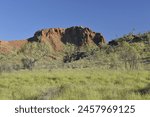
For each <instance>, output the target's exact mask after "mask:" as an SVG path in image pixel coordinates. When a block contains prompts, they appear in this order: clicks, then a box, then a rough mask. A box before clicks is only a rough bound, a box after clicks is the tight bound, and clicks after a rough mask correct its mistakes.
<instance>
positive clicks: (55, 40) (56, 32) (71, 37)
mask: <svg viewBox="0 0 150 117" xmlns="http://www.w3.org/2000/svg"><path fill="white" fill-rule="evenodd" d="M30 41H39V42H49V43H50V44H51V45H52V46H53V48H54V49H55V50H62V49H63V45H65V44H67V43H70V44H74V45H76V46H82V45H84V44H88V45H92V44H93V45H97V46H99V45H100V44H101V43H106V41H105V39H104V37H103V36H102V35H101V33H95V32H93V31H92V30H91V29H89V28H86V27H85V28H84V27H82V26H75V27H70V28H66V29H64V28H50V29H43V30H40V31H37V32H36V33H35V34H34V37H33V38H32V39H31V40H30Z"/></svg>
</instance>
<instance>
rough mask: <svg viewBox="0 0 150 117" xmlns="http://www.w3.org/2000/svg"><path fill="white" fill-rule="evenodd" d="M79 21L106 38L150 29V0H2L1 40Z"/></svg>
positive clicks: (12, 38) (21, 36)
mask: <svg viewBox="0 0 150 117" xmlns="http://www.w3.org/2000/svg"><path fill="white" fill-rule="evenodd" d="M76 25H82V26H87V27H89V28H91V29H92V30H93V31H95V32H101V33H102V34H103V35H104V37H105V38H106V39H107V40H111V39H114V38H116V37H119V36H122V35H124V34H127V33H129V32H132V31H134V32H135V33H139V32H146V31H150V0H0V40H14V39H15V40H16V39H26V38H29V37H32V36H33V34H34V32H35V31H37V30H39V29H43V28H53V27H62V28H63V27H64V28H66V27H70V26H76Z"/></svg>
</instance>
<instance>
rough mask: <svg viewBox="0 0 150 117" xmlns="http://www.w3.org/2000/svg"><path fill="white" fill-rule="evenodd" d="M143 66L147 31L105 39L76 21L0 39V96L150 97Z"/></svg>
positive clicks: (149, 63)
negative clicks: (73, 24)
mask: <svg viewBox="0 0 150 117" xmlns="http://www.w3.org/2000/svg"><path fill="white" fill-rule="evenodd" d="M149 71H150V33H149V32H147V33H144V34H137V35H135V34H132V33H130V34H127V35H124V36H122V37H120V38H118V39H115V40H112V41H110V42H108V43H106V40H105V39H104V37H103V36H102V35H101V33H96V32H94V31H92V30H91V29H89V28H86V27H81V26H76V27H70V28H66V29H64V28H49V29H42V30H39V31H37V32H35V34H34V36H33V37H31V38H28V39H25V40H18V41H0V95H1V96H0V99H29V100H31V99H33V100H36V99H42V100H48V99H67V100H68V99H69V100H71V99H75V100H77V99H105V100H106V99H109V100H110V99H123V100H125V99H132V100H133V99H136V100H137V99H150V95H149V94H150V72H149ZM20 89H21V90H22V91H20Z"/></svg>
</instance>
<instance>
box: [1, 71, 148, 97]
mask: <svg viewBox="0 0 150 117" xmlns="http://www.w3.org/2000/svg"><path fill="white" fill-rule="evenodd" d="M0 99H1V100H2V99H14V100H16V99H21V100H22V99H25V100H27V99H30V100H34V99H60V100H61V99H63V100H66V99H67V100H78V99H79V100H82V99H85V100H88V99H91V100H94V99H96V100H99V99H100V100H107V99H110V100H112V99H114V100H115V99H120V100H126V99H134V100H135V99H150V73H149V72H148V71H119V70H117V71H115V70H100V69H98V68H84V69H54V70H51V71H48V70H33V71H28V70H25V71H18V72H12V73H2V74H0Z"/></svg>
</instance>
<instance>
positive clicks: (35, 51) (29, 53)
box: [20, 42, 51, 70]
mask: <svg viewBox="0 0 150 117" xmlns="http://www.w3.org/2000/svg"><path fill="white" fill-rule="evenodd" d="M20 52H21V53H23V55H24V58H23V59H22V63H23V66H24V68H26V69H30V70H31V69H32V68H33V67H34V65H35V63H36V62H37V61H39V60H40V59H42V58H43V57H45V56H48V55H50V53H51V48H50V45H47V44H46V43H39V42H33V43H28V44H26V45H25V46H24V47H23V48H22V49H21V50H20Z"/></svg>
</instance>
